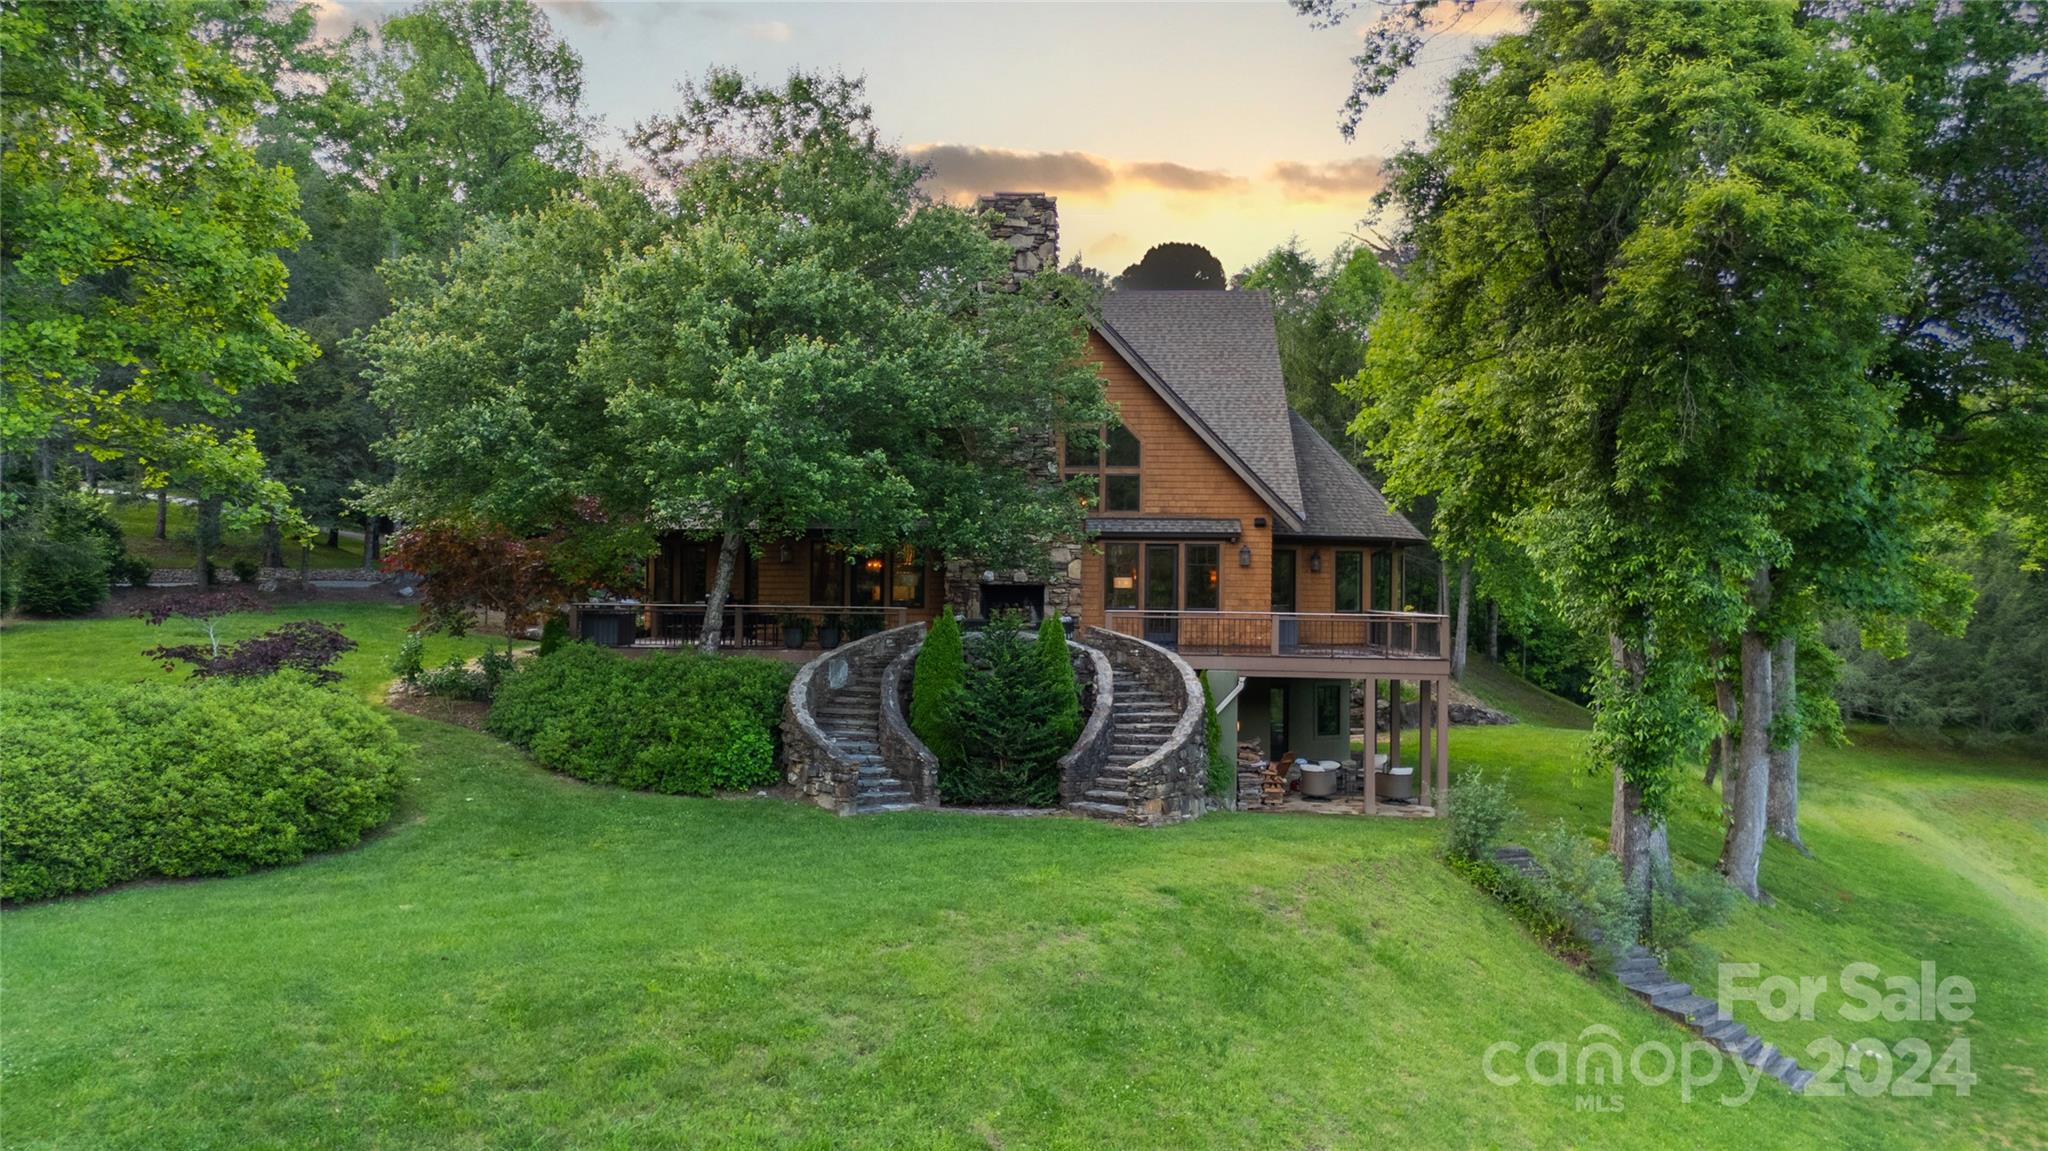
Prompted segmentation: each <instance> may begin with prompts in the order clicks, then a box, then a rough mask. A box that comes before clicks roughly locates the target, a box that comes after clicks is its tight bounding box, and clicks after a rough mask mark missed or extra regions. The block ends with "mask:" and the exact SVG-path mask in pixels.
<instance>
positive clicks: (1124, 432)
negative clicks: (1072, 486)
mask: <svg viewBox="0 0 2048 1151" xmlns="http://www.w3.org/2000/svg"><path fill="white" fill-rule="evenodd" d="M1065 455H1066V470H1065V475H1066V478H1068V479H1070V480H1072V479H1080V478H1084V477H1085V478H1092V479H1093V480H1094V482H1095V506H1096V507H1098V508H1100V509H1101V510H1103V511H1106V512H1135V511H1138V510H1140V508H1141V507H1142V501H1141V499H1140V497H1139V488H1140V484H1139V480H1138V459H1139V448H1138V437H1136V436H1134V435H1132V434H1131V431H1130V429H1129V428H1126V427H1122V426H1118V427H1113V428H1103V429H1092V430H1076V431H1071V432H1068V433H1067V438H1066V452H1065Z"/></svg>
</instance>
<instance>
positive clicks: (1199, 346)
mask: <svg viewBox="0 0 2048 1151" xmlns="http://www.w3.org/2000/svg"><path fill="white" fill-rule="evenodd" d="M1097 330H1098V331H1100V332H1101V333H1102V337H1103V339H1105V340H1107V341H1108V342H1109V344H1110V346H1111V347H1113V348H1115V349H1116V351H1117V353H1118V354H1119V355H1121V356H1123V357H1124V358H1125V359H1126V360H1128V361H1129V362H1130V364H1131V367H1132V368H1133V369H1134V370H1136V371H1137V373H1138V375H1139V376H1141V377H1142V378H1144V379H1145V381H1146V382H1147V383H1149V384H1151V385H1152V387H1153V389H1154V390H1155V391H1158V392H1159V393H1160V395H1161V397H1162V398H1164V399H1165V400H1166V401H1167V402H1168V403H1169V404H1170V405H1172V406H1173V407H1174V408H1175V409H1176V410H1177V411H1178V412H1179V413H1180V414H1181V417H1182V418H1183V419H1185V420H1187V422H1188V424H1189V426H1190V427H1192V428H1193V429H1194V430H1195V432H1196V434H1197V435H1200V436H1201V437H1202V438H1203V439H1204V440H1205V441H1207V442H1208V443H1209V446H1210V447H1211V448H1213V449H1215V450H1216V453H1217V454H1218V455H1219V456H1221V457H1222V458H1223V460H1224V462H1225V463H1227V464H1229V465H1230V466H1231V468H1232V469H1233V470H1235V471H1236V472H1237V473H1238V475H1239V476H1241V477H1243V478H1244V480H1245V481H1246V482H1247V483H1249V484H1250V485H1251V486H1252V488H1253V489H1254V490H1255V491H1257V492H1258V493H1259V494H1260V496H1261V497H1262V498H1264V499H1265V500H1266V502H1267V503H1268V504H1270V505H1271V506H1272V508H1273V511H1274V513H1275V515H1276V517H1277V518H1278V520H1279V521H1280V522H1279V523H1278V524H1276V525H1275V526H1276V530H1278V531H1279V532H1280V533H1281V534H1283V535H1297V536H1318V537H1330V538H1340V539H1341V538H1365V539H1390V540H1415V541H1420V540H1422V539H1424V538H1425V537H1424V536H1423V534H1422V533H1421V532H1419V531H1416V530H1415V525H1413V524H1411V523H1409V522H1408V520H1407V519H1406V518H1405V517H1403V516H1402V515H1401V514H1400V513H1398V512H1395V511H1393V510H1392V509H1390V508H1388V507H1387V501H1386V499H1385V498H1384V497H1383V496H1381V495H1380V493H1379V489H1377V488H1375V487H1374V486H1373V485H1372V483H1371V482H1370V481H1368V480H1367V479H1366V478H1365V477H1364V476H1363V475H1361V474H1360V473H1359V471H1358V469H1357V468H1355V467H1353V466H1352V465H1351V463H1350V462H1349V461H1347V460H1346V459H1345V458H1344V456H1343V455H1342V453H1340V452H1338V451H1337V449H1336V448H1334V447H1332V446H1330V443H1329V441H1327V440H1325V439H1323V437H1322V436H1321V435H1320V434H1319V433H1317V431H1316V430H1315V429H1314V428H1313V427H1310V426H1309V424H1308V421H1306V420H1304V419H1302V418H1301V417H1300V416H1298V415H1296V414H1295V413H1294V412H1293V411H1292V410H1291V409H1289V408H1288V406H1287V384H1286V380H1285V379H1284V378H1283V377H1282V376H1281V373H1280V344H1279V337H1278V335H1277V334H1276V331H1275V328H1274V324H1273V305H1272V301H1271V300H1270V299H1268V297H1267V296H1266V293H1264V292H1255V291H1252V292H1248V291H1230V292H1219V291H1182V292H1141V291H1119V292H1111V293H1109V294H1108V295H1107V296H1104V297H1103V300H1102V322H1101V324H1100V325H1098V328H1097Z"/></svg>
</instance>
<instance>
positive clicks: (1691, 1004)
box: [1650, 995, 1721, 1023]
mask: <svg viewBox="0 0 2048 1151" xmlns="http://www.w3.org/2000/svg"><path fill="white" fill-rule="evenodd" d="M1650 1005H1651V1006H1652V1007H1655V1008H1656V1009H1657V1010H1659V1011H1661V1012H1663V1013H1664V1014H1666V1015H1669V1016H1671V1017H1672V1018H1673V1019H1676V1020H1678V1021H1680V1022H1682V1023H1691V1022H1693V1021H1694V1020H1699V1019H1712V1018H1713V1017H1714V1015H1715V1013H1716V1012H1718V1011H1720V1010H1721V1006H1720V1004H1718V1003H1715V1002H1714V1001H1713V1000H1711V999H1708V998H1707V997H1706V996H1704V995H1681V996H1678V997H1677V998H1668V997H1667V998H1664V999H1655V1000H1651V1002H1650Z"/></svg>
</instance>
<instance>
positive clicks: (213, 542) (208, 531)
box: [192, 499, 220, 588]
mask: <svg viewBox="0 0 2048 1151" xmlns="http://www.w3.org/2000/svg"><path fill="white" fill-rule="evenodd" d="M192 540H193V544H192V552H193V556H192V559H193V564H192V568H193V574H194V575H195V576H197V578H198V582H199V586H200V587H201V588H208V587H212V586H213V580H212V579H211V578H210V577H209V574H208V569H209V568H211V567H212V566H213V565H212V563H211V562H210V561H211V559H212V557H213V551H214V549H215V548H217V547H219V546H220V500H218V499H202V500H200V501H199V502H198V503H197V504H196V505H194V507H193V524H192Z"/></svg>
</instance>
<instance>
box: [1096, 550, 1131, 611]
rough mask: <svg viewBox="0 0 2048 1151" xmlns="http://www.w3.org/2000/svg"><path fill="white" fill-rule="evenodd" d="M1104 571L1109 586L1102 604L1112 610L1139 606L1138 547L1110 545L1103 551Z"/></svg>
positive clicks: (1105, 590)
mask: <svg viewBox="0 0 2048 1151" xmlns="http://www.w3.org/2000/svg"><path fill="white" fill-rule="evenodd" d="M1102 571H1103V576H1104V578H1105V579H1106V580H1107V581H1108V584H1109V586H1108V587H1107V588H1105V589H1103V591H1104V594H1103V597H1102V602H1103V603H1105V604H1107V605H1109V606H1110V607H1111V608H1113V609H1116V608H1122V609H1129V608H1134V607H1137V606H1138V545H1137V544H1110V545H1108V546H1107V547H1104V548H1103V549H1102Z"/></svg>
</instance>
